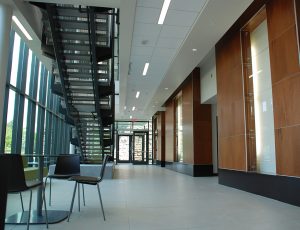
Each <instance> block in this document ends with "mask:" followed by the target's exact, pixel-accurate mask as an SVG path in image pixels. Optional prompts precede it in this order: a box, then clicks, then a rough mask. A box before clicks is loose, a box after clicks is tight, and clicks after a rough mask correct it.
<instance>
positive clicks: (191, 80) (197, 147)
mask: <svg viewBox="0 0 300 230" xmlns="http://www.w3.org/2000/svg"><path fill="white" fill-rule="evenodd" d="M180 91H181V93H182V125H183V163H187V164H199V165H211V164H212V130H211V129H212V124H211V106H210V105H201V104H200V101H201V100H200V69H199V68H195V69H194V70H193V71H192V73H191V74H190V75H189V76H188V77H187V79H186V80H185V81H184V83H183V84H182V85H181V86H180V87H179V88H178V89H177V90H176V92H177V93H178V92H180ZM176 92H175V93H174V95H173V96H171V98H170V99H169V100H168V102H167V103H166V112H165V119H166V120H165V124H166V145H165V146H166V161H169V162H174V161H175V147H174V140H175V138H174V137H175V133H174V131H175V123H174V122H175V120H174V117H175V116H174V112H175V108H174V106H175V103H174V99H175V97H176V95H177V93H176Z"/></svg>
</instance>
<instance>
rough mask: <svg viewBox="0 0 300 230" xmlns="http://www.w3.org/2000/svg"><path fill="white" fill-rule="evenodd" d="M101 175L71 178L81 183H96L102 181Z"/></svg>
mask: <svg viewBox="0 0 300 230" xmlns="http://www.w3.org/2000/svg"><path fill="white" fill-rule="evenodd" d="M100 179H101V178H100V177H91V176H73V177H71V178H70V180H72V181H76V182H78V183H81V184H91V185H96V184H97V183H99V181H100Z"/></svg>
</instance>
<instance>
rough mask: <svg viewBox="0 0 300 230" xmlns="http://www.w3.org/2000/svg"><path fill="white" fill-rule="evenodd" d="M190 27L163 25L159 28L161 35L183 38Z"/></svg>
mask: <svg viewBox="0 0 300 230" xmlns="http://www.w3.org/2000/svg"><path fill="white" fill-rule="evenodd" d="M189 30H190V27H187V26H168V25H164V26H163V27H162V29H161V32H160V36H161V37H173V38H185V37H186V35H187V33H188V32H189Z"/></svg>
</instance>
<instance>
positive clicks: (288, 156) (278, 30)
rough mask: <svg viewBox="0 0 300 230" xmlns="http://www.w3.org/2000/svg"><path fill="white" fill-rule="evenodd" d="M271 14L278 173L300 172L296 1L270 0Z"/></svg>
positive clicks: (269, 16) (268, 14)
mask: <svg viewBox="0 0 300 230" xmlns="http://www.w3.org/2000/svg"><path fill="white" fill-rule="evenodd" d="M297 1H298V0H297ZM267 17H268V32H269V44H270V62H271V73H272V86H273V88H272V90H273V103H274V128H275V144H276V168H277V174H280V175H289V176H300V141H299V138H300V106H299V105H300V104H299V100H300V68H299V56H298V46H297V33H296V18H295V14H294V1H293V0H276V1H270V2H269V3H268V4H267Z"/></svg>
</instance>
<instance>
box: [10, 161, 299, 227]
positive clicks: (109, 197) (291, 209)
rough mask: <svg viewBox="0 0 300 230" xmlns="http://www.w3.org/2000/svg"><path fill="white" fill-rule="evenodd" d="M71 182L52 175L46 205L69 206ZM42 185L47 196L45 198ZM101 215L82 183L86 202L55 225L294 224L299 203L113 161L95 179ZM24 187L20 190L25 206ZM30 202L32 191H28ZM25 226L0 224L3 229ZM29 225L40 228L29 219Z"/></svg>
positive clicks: (14, 206) (14, 201) (13, 201)
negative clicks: (108, 174)
mask: <svg viewBox="0 0 300 230" xmlns="http://www.w3.org/2000/svg"><path fill="white" fill-rule="evenodd" d="M73 188H74V183H73V182H68V181H60V180H53V186H52V191H53V194H52V195H53V198H52V206H51V207H49V209H58V210H69V206H70V202H71V196H72V191H73ZM48 189H49V187H48V188H47V199H48ZM101 193H102V199H103V205H104V210H105V214H106V221H104V220H103V218H102V213H101V209H100V204H99V199H98V194H97V190H96V187H95V186H85V196H86V206H83V205H81V212H78V205H77V200H75V204H74V211H73V213H72V215H71V219H70V222H69V223H68V222H66V221H63V222H61V223H58V224H53V225H50V226H49V229H50V230H51V229H59V230H79V229H80V230H81V229H82V230H94V229H95V230H96V229H97V230H98V229H105V230H198V229H199V230H220V229H222V230H226V229H228V230H241V229H243V230H282V229H285V230H295V229H300V218H299V216H300V208H299V207H295V206H292V205H288V204H285V203H282V202H278V201H275V200H272V199H268V198H264V197H261V196H257V195H254V194H250V193H246V192H243V191H240V190H236V189H232V188H230V187H226V186H222V185H219V184H218V178H217V177H206V178H193V177H190V176H187V175H184V174H180V173H176V172H173V171H170V170H167V169H165V168H160V167H157V166H132V165H128V164H124V165H122V164H121V165H117V166H116V170H115V178H114V179H113V180H104V181H103V182H102V183H101ZM28 197H29V194H28V193H24V202H25V204H26V207H27V202H28ZM33 197H34V198H33V201H34V202H33V207H35V206H36V204H35V200H36V198H35V197H36V195H35V193H34V194H33ZM20 209H21V206H20V199H19V196H18V195H9V198H8V207H7V216H9V215H11V214H13V213H15V212H17V211H20ZM21 229H25V226H17V225H6V227H5V230H21ZM30 229H32V230H42V229H46V227H45V225H32V226H31V227H30Z"/></svg>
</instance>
